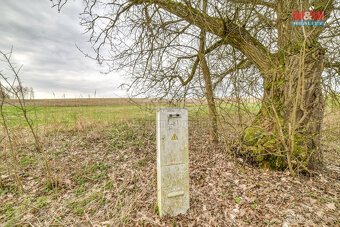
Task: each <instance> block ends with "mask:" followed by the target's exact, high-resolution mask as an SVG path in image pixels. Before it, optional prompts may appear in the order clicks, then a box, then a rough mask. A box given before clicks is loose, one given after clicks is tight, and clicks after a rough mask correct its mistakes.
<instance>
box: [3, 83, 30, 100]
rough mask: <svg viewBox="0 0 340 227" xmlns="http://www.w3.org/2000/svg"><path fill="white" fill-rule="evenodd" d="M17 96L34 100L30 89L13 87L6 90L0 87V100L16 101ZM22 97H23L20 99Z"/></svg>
mask: <svg viewBox="0 0 340 227" xmlns="http://www.w3.org/2000/svg"><path fill="white" fill-rule="evenodd" d="M18 95H19V97H20V98H24V99H34V90H33V88H32V87H22V86H19V85H18V86H15V87H13V88H7V87H4V86H1V88H0V98H1V99H3V98H5V99H17V98H18ZM22 96H23V97H22Z"/></svg>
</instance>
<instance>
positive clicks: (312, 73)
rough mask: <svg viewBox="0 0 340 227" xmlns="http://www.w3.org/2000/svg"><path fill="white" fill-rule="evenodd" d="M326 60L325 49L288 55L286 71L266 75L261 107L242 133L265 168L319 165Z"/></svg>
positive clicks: (293, 167)
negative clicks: (324, 61) (324, 65)
mask: <svg viewBox="0 0 340 227" xmlns="http://www.w3.org/2000/svg"><path fill="white" fill-rule="evenodd" d="M323 59H324V52H323V50H322V49H321V48H319V47H314V48H312V49H308V50H307V49H305V50H303V51H301V53H298V54H295V55H289V56H287V57H285V58H284V62H285V68H284V70H283V71H282V72H285V73H279V72H278V73H276V74H274V75H267V76H266V77H265V79H264V98H263V101H262V108H261V110H260V112H259V113H258V115H257V116H256V119H255V120H254V121H253V124H252V126H251V127H248V128H247V129H246V130H245V133H244V136H243V141H244V142H245V144H246V145H247V147H248V151H249V150H251V153H250V154H251V157H253V160H254V161H255V162H257V163H258V164H259V165H260V166H264V167H271V168H274V169H284V168H287V167H289V169H290V170H291V172H292V173H294V172H296V171H297V172H299V171H307V172H308V171H309V170H311V169H317V168H318V167H320V164H321V163H322V152H321V150H320V147H321V142H320V139H321V124H322V120H323V112H324V105H325V103H324V99H323V96H322V91H321V74H322V71H323ZM249 148H250V149H249Z"/></svg>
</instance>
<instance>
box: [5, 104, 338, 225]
mask: <svg viewBox="0 0 340 227" xmlns="http://www.w3.org/2000/svg"><path fill="white" fill-rule="evenodd" d="M127 110H129V111H130V109H127ZM129 111H127V113H128V112H129ZM148 116H149V115H148ZM339 117H340V113H339V112H337V113H333V115H329V116H328V115H327V118H326V120H325V124H324V127H325V129H324V132H325V133H324V135H325V137H324V139H323V141H324V144H325V145H326V146H327V147H328V148H330V149H328V150H327V152H325V163H326V167H329V166H331V168H325V170H323V171H321V172H319V173H318V174H317V175H316V176H314V177H311V178H307V177H304V176H296V177H291V176H289V174H288V172H275V171H269V170H266V169H258V168H255V167H252V166H250V165H248V164H246V163H245V162H244V161H243V160H242V159H237V158H234V157H233V155H231V153H230V152H229V150H228V148H227V146H224V145H221V146H220V147H210V146H209V145H208V144H207V143H206V141H207V140H208V132H207V130H206V125H205V124H203V123H204V122H202V118H198V119H196V118H192V121H191V122H190V135H189V140H190V141H189V142H190V193H191V201H190V206H191V208H190V210H189V211H188V213H187V214H186V215H180V216H177V217H165V218H163V219H160V218H159V216H158V215H157V213H158V211H157V206H156V202H157V198H156V148H155V122H154V121H153V118H149V117H147V118H143V117H139V118H124V119H123V120H120V121H108V120H107V119H106V120H102V121H98V119H95V118H90V117H86V118H77V119H76V120H75V122H74V124H72V125H69V126H65V125H63V124H59V123H58V121H56V122H54V123H49V124H47V125H42V126H41V129H40V139H41V141H42V143H43V144H44V147H45V148H46V150H47V151H48V158H49V162H50V164H51V166H52V170H53V172H54V173H55V174H56V176H57V179H58V182H59V185H58V187H57V188H52V187H51V186H50V185H48V184H46V175H45V174H44V171H43V169H44V167H43V160H42V159H41V156H40V154H37V153H36V152H35V151H34V144H33V140H32V138H30V137H27V136H25V135H26V132H25V130H21V131H19V130H17V131H16V135H15V136H16V138H17V140H16V149H17V152H18V159H19V160H20V161H19V162H20V170H19V175H20V177H21V178H22V181H23V184H24V187H25V192H19V191H17V190H16V188H15V185H14V184H13V179H12V177H13V176H12V175H10V174H8V173H7V171H6V165H5V162H6V161H5V162H1V163H0V170H1V173H2V179H3V184H4V186H3V187H2V189H0V225H1V226H6V225H7V226H14V225H24V226H25V225H26V226H107V225H109V226H176V225H178V226H243V225H247V224H250V225H252V226H266V225H285V224H286V225H288V226H290V225H292V224H295V225H309V226H337V225H339V223H340V222H339V221H340V216H339V199H340V198H339V195H340V192H339V188H340V179H339V171H337V170H336V168H335V167H336V166H338V167H339V156H337V155H334V152H338V153H337V154H339V150H340V149H339V144H338V140H337V139H336V138H339V137H340V130H339V128H340V127H339V125H336V124H337V123H334V122H338V121H337V119H339ZM329 129H331V130H329ZM227 135H228V137H229V136H232V133H231V132H227ZM221 139H223V138H221ZM0 158H1V160H6V155H5V154H4V153H2V154H1V157H0ZM332 166H333V167H332Z"/></svg>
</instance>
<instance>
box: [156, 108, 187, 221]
mask: <svg viewBox="0 0 340 227" xmlns="http://www.w3.org/2000/svg"><path fill="white" fill-rule="evenodd" d="M157 197H158V208H159V213H160V216H161V217H162V216H164V215H170V216H176V215H178V214H184V213H186V211H187V210H188V209H189V150H188V111H187V110H186V109H160V110H159V111H158V112H157Z"/></svg>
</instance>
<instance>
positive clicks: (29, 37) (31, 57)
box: [0, 0, 124, 98]
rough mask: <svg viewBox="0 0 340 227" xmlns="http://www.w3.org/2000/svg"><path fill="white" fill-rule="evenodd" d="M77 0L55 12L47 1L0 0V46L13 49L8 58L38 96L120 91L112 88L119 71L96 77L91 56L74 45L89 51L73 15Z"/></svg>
mask: <svg viewBox="0 0 340 227" xmlns="http://www.w3.org/2000/svg"><path fill="white" fill-rule="evenodd" d="M81 4H82V3H81V1H77V2H76V1H69V3H68V4H67V5H66V7H65V8H64V9H63V11H62V12H61V13H58V12H57V10H56V9H55V8H51V3H50V2H49V1H48V0H30V1H25V0H16V1H13V0H1V3H0V49H1V50H2V51H8V50H9V49H10V48H11V46H12V45H13V47H14V55H13V57H14V60H16V62H17V63H18V64H23V65H24V67H23V71H22V73H21V76H22V79H23V81H24V84H25V85H26V86H32V87H33V88H34V89H35V91H36V94H37V97H38V98H52V97H53V95H52V91H53V92H54V93H55V94H56V95H62V94H64V93H65V94H66V95H67V96H69V97H76V96H79V95H82V96H85V95H87V94H92V93H93V92H94V90H96V91H97V94H102V96H105V97H115V95H114V94H115V93H118V94H119V95H124V91H120V90H119V89H117V87H118V86H119V85H120V84H121V83H122V82H124V80H123V79H122V77H121V76H120V75H119V73H116V74H110V75H102V74H100V73H99V72H100V70H102V69H101V68H100V67H99V66H98V65H97V64H96V63H95V62H94V61H93V60H91V59H88V58H85V57H84V56H83V54H82V53H80V52H79V50H78V49H77V48H76V45H78V46H79V47H80V48H81V49H82V50H84V51H85V52H88V53H91V46H90V44H89V43H88V42H87V40H88V38H89V37H88V35H84V34H83V28H82V27H81V26H80V25H79V18H78V15H79V13H80V12H81V10H82V5H81Z"/></svg>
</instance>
